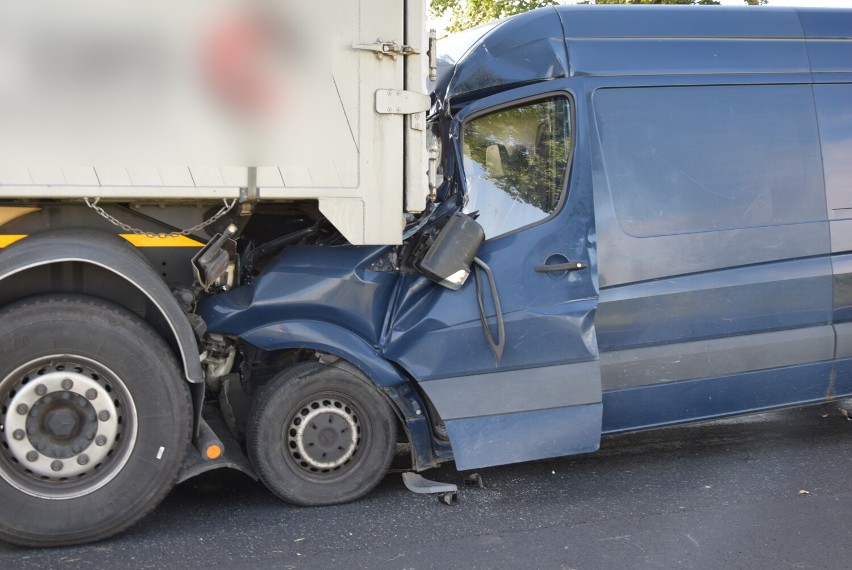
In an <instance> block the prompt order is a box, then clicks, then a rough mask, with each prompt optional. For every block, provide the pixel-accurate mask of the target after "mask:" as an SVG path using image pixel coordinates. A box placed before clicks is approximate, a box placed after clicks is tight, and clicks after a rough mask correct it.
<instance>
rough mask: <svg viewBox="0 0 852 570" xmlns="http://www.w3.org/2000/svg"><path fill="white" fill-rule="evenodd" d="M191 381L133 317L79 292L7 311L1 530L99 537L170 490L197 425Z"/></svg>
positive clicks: (2, 350)
mask: <svg viewBox="0 0 852 570" xmlns="http://www.w3.org/2000/svg"><path fill="white" fill-rule="evenodd" d="M190 412H191V403H190V397H189V390H188V388H187V386H186V382H185V381H184V380H183V379H182V377H181V373H180V369H179V367H178V365H177V363H176V362H175V359H174V356H173V355H172V352H171V350H170V349H169V347H168V346H167V345H166V343H165V342H164V341H163V340H162V339H161V338H160V337H159V336H158V335H157V333H155V332H154V330H153V329H152V328H151V327H150V326H148V324H147V323H145V322H144V321H142V320H141V319H139V318H138V317H137V316H136V315H134V314H132V313H130V312H128V311H126V310H124V309H123V308H121V307H118V306H116V305H112V304H110V303H107V302H104V301H101V300H98V299H93V298H89V297H83V296H72V295H62V296H55V295H51V296H44V297H37V298H33V299H29V300H26V301H23V302H19V303H16V304H14V305H11V306H8V307H7V308H5V309H3V310H2V312H0V424H2V425H0V505H2V508H0V539H3V540H6V541H9V542H13V543H16V544H21V545H26V546H58V545H71V544H79V543H83V542H90V541H94V540H100V539H103V538H106V537H108V536H111V535H113V534H115V533H117V532H119V531H121V530H124V529H126V528H127V527H129V526H130V525H132V524H133V523H134V522H136V521H138V520H139V519H140V518H142V517H143V516H144V515H145V514H147V513H148V512H149V511H150V510H151V509H153V508H154V507H155V506H156V505H157V504H158V503H159V502H160V501H161V500H162V499H163V497H165V495H166V493H168V491H169V490H170V489H171V487H172V485H173V484H174V481H175V478H176V477H177V473H178V469H179V468H180V466H181V463H182V460H183V456H184V454H185V452H186V449H187V445H188V442H189V438H190V433H191V413H190Z"/></svg>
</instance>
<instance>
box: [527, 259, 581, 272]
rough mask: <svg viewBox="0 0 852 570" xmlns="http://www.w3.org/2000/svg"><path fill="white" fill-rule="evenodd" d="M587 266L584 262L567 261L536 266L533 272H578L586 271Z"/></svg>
mask: <svg viewBox="0 0 852 570" xmlns="http://www.w3.org/2000/svg"><path fill="white" fill-rule="evenodd" d="M588 267H589V264H588V263H586V262H585V261H569V262H568V263H554V264H553V265H537V266H536V268H535V270H536V271H538V272H539V273H547V272H550V271H580V270H581V269H587V268H588Z"/></svg>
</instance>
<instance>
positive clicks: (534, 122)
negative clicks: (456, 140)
mask: <svg viewBox="0 0 852 570" xmlns="http://www.w3.org/2000/svg"><path fill="white" fill-rule="evenodd" d="M462 145H463V149H464V153H463V154H464V174H465V183H466V188H467V193H468V203H467V207H466V208H465V211H466V212H476V211H478V212H479V218H478V219H477V221H478V222H479V223H480V224H481V225H482V227H483V228H484V229H485V237H486V238H492V237H495V236H499V235H502V234H505V233H507V232H510V231H513V230H516V229H518V228H522V227H524V226H527V225H529V224H532V223H535V222H537V221H540V220H543V219H545V218H547V217H548V216H549V215H550V214H552V213H553V212H554V211H555V210H556V208H557V206H558V205H559V201H560V198H561V195H562V189H563V187H564V186H565V177H566V170H567V166H568V158H569V156H570V150H571V113H570V107H569V103H568V99H567V98H565V97H551V98H549V99H544V100H540V101H535V102H533V103H524V104H522V105H518V106H516V107H511V108H508V109H501V110H499V111H495V112H493V113H489V114H487V115H481V116H479V117H476V118H474V119H472V120H470V121H468V122H467V123H465V125H464V127H463V130H462Z"/></svg>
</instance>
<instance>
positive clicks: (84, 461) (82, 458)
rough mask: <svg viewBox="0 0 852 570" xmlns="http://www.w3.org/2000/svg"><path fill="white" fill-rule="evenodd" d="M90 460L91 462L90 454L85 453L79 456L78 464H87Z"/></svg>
mask: <svg viewBox="0 0 852 570" xmlns="http://www.w3.org/2000/svg"><path fill="white" fill-rule="evenodd" d="M88 462H89V456H88V455H86V454H85V453H84V454H83V455H81V456H80V457H78V458H77V464H78V465H85V464H87V463H88Z"/></svg>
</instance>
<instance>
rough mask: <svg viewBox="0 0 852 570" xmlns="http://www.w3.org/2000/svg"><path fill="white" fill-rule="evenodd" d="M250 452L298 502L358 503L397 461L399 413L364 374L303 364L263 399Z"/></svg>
mask: <svg viewBox="0 0 852 570" xmlns="http://www.w3.org/2000/svg"><path fill="white" fill-rule="evenodd" d="M247 443H248V452H249V457H250V458H251V461H252V463H253V464H254V467H255V470H256V471H257V473H258V475H259V476H260V478H261V480H263V482H264V483H265V484H266V486H267V487H268V488H269V489H270V490H271V491H272V492H273V493H275V494H276V495H278V496H279V497H281V498H282V499H284V500H286V501H289V502H291V503H294V504H297V505H305V506H313V505H332V504H337V503H345V502H348V501H353V500H355V499H358V498H360V497H362V496H364V495H366V494H367V493H368V492H369V491H370V490H372V489H373V487H375V486H376V485H377V484H378V483H379V481H381V480H382V477H384V475H385V473H386V472H387V469H388V466H389V465H390V462H391V459H393V452H394V447H395V443H396V417H395V416H394V413H393V410H391V408H390V406H389V405H388V403H387V402H386V401H385V399H384V398H383V397H382V395H381V394H379V392H378V391H377V390H376V388H375V386H373V385H371V384H369V383H368V382H367V381H365V380H363V379H362V378H360V377H358V376H355V375H354V374H351V373H349V372H347V371H346V370H342V369H340V368H336V367H333V366H323V365H321V364H318V363H310V364H300V365H297V366H294V367H292V368H290V369H288V370H285V371H284V372H282V373H281V374H279V375H278V376H277V377H276V378H275V379H274V380H272V382H270V384H269V385H268V386H267V387H266V389H265V390H264V391H263V392H261V393H260V395H259V396H258V397H257V399H256V401H255V404H254V407H253V409H252V412H251V415H250V418H249V425H248V435H247Z"/></svg>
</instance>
